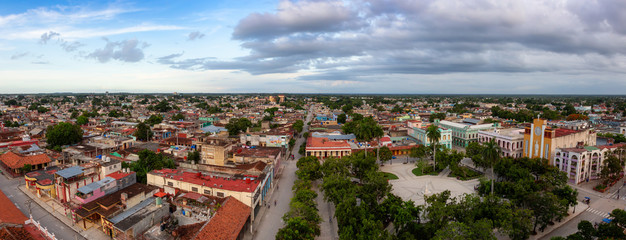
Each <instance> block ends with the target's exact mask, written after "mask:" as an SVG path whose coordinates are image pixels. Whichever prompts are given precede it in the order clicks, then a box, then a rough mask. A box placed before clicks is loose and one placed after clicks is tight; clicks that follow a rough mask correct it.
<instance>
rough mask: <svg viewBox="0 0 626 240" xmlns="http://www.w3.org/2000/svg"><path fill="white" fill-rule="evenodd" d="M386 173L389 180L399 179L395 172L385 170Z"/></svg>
mask: <svg viewBox="0 0 626 240" xmlns="http://www.w3.org/2000/svg"><path fill="white" fill-rule="evenodd" d="M383 173H384V174H385V178H387V180H396V179H399V178H398V176H396V175H395V174H393V173H388V172H383Z"/></svg>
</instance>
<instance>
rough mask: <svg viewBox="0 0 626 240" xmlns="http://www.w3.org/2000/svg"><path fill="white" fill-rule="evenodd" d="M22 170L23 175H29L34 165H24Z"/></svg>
mask: <svg viewBox="0 0 626 240" xmlns="http://www.w3.org/2000/svg"><path fill="white" fill-rule="evenodd" d="M21 170H22V172H23V173H28V172H30V171H32V170H33V165H30V164H24V166H22V168H21Z"/></svg>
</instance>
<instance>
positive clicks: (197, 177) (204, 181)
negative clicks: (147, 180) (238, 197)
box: [149, 169, 259, 192]
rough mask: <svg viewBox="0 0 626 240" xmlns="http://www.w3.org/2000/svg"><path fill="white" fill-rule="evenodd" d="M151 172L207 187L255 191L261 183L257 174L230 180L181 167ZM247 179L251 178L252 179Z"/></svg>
mask: <svg viewBox="0 0 626 240" xmlns="http://www.w3.org/2000/svg"><path fill="white" fill-rule="evenodd" d="M149 174H154V175H158V176H162V177H165V178H169V179H175V180H178V181H183V182H187V183H192V184H196V185H203V186H207V187H212V188H219V189H224V190H229V191H236V192H254V190H256V188H257V186H258V185H259V181H258V180H257V179H256V178H257V176H254V177H252V176H249V177H245V179H244V178H234V177H231V178H230V180H229V178H225V177H218V176H209V175H205V174H202V173H200V172H188V171H184V170H179V169H162V170H153V171H152V172H150V173H149ZM247 179H250V181H249V180H247Z"/></svg>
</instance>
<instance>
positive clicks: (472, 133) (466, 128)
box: [435, 120, 497, 147]
mask: <svg viewBox="0 0 626 240" xmlns="http://www.w3.org/2000/svg"><path fill="white" fill-rule="evenodd" d="M435 124H436V125H437V126H439V127H443V128H446V129H450V130H452V145H454V146H459V147H467V145H468V144H469V143H470V142H478V131H489V130H493V129H494V128H495V127H496V125H497V124H491V123H490V124H477V125H472V124H468V123H456V122H450V121H447V120H443V121H438V120H437V121H435Z"/></svg>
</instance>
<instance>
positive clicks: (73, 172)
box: [56, 166, 83, 178]
mask: <svg viewBox="0 0 626 240" xmlns="http://www.w3.org/2000/svg"><path fill="white" fill-rule="evenodd" d="M81 173H83V167H81V166H73V167H70V168H66V169H63V170H61V171H58V172H56V174H58V175H59V176H61V177H63V178H71V177H74V176H78V175H80V174H81Z"/></svg>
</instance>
